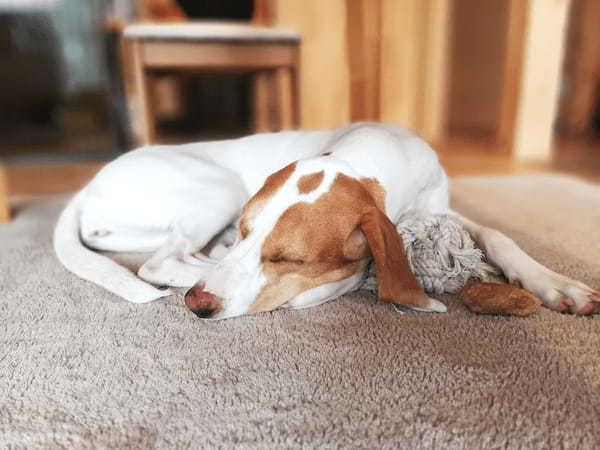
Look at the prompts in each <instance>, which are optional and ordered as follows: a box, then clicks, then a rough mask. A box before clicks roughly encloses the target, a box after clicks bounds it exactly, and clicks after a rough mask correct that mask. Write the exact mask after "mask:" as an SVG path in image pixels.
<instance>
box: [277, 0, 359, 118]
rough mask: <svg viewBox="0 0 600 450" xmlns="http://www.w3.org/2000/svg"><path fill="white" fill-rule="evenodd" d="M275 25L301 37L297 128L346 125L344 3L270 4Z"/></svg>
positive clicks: (286, 0)
mask: <svg viewBox="0 0 600 450" xmlns="http://www.w3.org/2000/svg"><path fill="white" fill-rule="evenodd" d="M274 10H275V20H274V22H275V24H277V25H280V26H289V27H291V28H294V29H296V30H298V31H299V32H300V33H302V50H301V58H300V109H301V115H300V116H301V117H300V124H301V126H302V127H303V128H310V129H318V128H330V127H336V126H340V125H343V124H345V123H348V122H349V121H350V109H351V106H350V105H351V102H350V70H349V66H348V61H349V58H348V45H347V41H346V25H347V22H346V0H327V1H322V0H302V1H289V0H274Z"/></svg>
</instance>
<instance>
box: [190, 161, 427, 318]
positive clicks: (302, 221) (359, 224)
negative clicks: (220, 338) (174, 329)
mask: <svg viewBox="0 0 600 450" xmlns="http://www.w3.org/2000/svg"><path fill="white" fill-rule="evenodd" d="M384 208H385V192H384V191H383V189H382V188H381V187H380V185H379V184H378V183H377V182H376V181H375V180H373V179H364V178H363V179H361V178H360V177H359V176H357V175H356V174H355V173H354V171H353V170H352V169H351V168H350V167H349V166H348V165H346V164H345V163H343V162H341V161H337V160H335V159H334V158H332V157H319V158H311V159H307V160H303V161H298V162H296V163H293V164H290V165H288V166H287V167H285V168H283V169H281V170H279V171H278V172H276V173H274V174H272V175H271V176H270V177H269V178H267V180H266V181H265V183H264V185H263V187H262V188H261V189H260V190H259V191H258V192H257V193H256V195H254V197H252V198H251V199H250V201H249V202H248V203H247V204H246V206H245V207H244V209H243V211H242V214H241V217H240V221H239V237H238V240H237V242H236V244H235V245H234V246H233V247H232V248H231V250H230V252H229V253H228V254H227V256H225V258H224V259H222V260H221V261H220V262H219V263H218V264H217V266H216V267H215V269H214V271H213V273H212V274H211V276H209V277H208V279H207V280H206V283H205V284H199V285H197V286H195V287H194V288H192V289H191V290H190V291H188V293H187V294H186V303H187V304H188V306H189V307H190V308H191V309H192V310H193V311H194V312H195V313H196V314H197V315H198V316H200V317H205V318H214V319H223V318H227V317H233V316H239V315H242V314H247V313H255V312H260V311H270V310H273V309H276V308H279V307H283V306H288V307H295V308H300V307H306V306H313V305H317V304H321V303H324V302H326V301H328V300H330V299H332V298H335V297H338V296H339V295H341V294H343V293H345V292H348V291H349V290H351V289H353V288H355V287H356V286H357V285H358V284H359V283H360V282H361V280H362V277H363V274H364V270H365V267H366V265H367V263H368V262H369V260H370V258H371V257H373V258H374V259H375V263H376V269H377V277H378V283H379V298H380V299H382V300H385V301H390V302H395V303H402V304H406V305H412V306H415V307H423V308H427V306H428V305H430V301H429V299H428V298H427V296H426V295H425V294H424V293H423V291H422V290H421V288H420V287H419V285H418V283H417V281H416V280H415V278H414V276H413V275H412V273H411V272H410V269H409V266H408V262H407V260H406V255H405V253H404V246H403V244H402V239H401V237H400V235H399V234H398V233H397V231H396V229H395V227H394V225H393V224H392V223H391V222H390V220H389V219H388V218H387V217H386V215H385V214H384V212H383V211H384Z"/></svg>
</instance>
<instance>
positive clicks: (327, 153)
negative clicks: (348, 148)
mask: <svg viewBox="0 0 600 450" xmlns="http://www.w3.org/2000/svg"><path fill="white" fill-rule="evenodd" d="M329 155H331V152H325V153H323V155H322V156H329Z"/></svg>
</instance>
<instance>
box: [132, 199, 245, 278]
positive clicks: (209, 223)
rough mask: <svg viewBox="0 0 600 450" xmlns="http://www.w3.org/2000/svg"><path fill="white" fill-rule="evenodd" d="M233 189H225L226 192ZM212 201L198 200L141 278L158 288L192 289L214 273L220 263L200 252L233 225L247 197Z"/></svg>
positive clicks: (142, 273)
mask: <svg viewBox="0 0 600 450" xmlns="http://www.w3.org/2000/svg"><path fill="white" fill-rule="evenodd" d="M227 189H230V188H228V187H222V190H223V191H227ZM211 194H212V196H211V198H210V199H204V201H203V200H202V199H198V198H194V199H193V202H191V203H190V204H194V203H195V204H198V205H201V207H197V208H193V209H192V208H191V209H190V210H189V211H187V212H186V216H185V217H182V218H180V219H179V220H178V221H176V222H175V223H174V224H173V225H172V229H171V232H170V234H169V236H168V238H167V240H166V241H165V243H164V244H163V245H162V246H161V247H160V248H159V249H158V250H157V251H156V253H154V255H152V257H151V258H150V259H149V260H148V261H146V263H144V265H143V266H142V267H141V268H140V270H139V271H138V275H139V277H140V278H142V279H144V280H146V281H148V282H150V283H153V284H158V285H166V286H175V287H191V286H194V285H195V284H196V283H198V282H199V281H202V280H204V279H205V278H206V276H207V275H208V274H209V273H210V272H211V271H212V270H213V269H214V266H215V264H216V263H217V259H215V258H213V257H209V256H205V255H203V254H202V253H200V251H201V250H202V249H204V248H205V247H206V246H207V244H208V243H209V242H210V241H211V240H212V239H213V238H214V237H215V236H217V235H219V234H220V233H221V232H222V231H223V230H224V229H225V228H226V227H227V226H228V225H229V224H231V223H232V222H233V221H234V220H235V218H236V217H237V215H238V214H239V211H240V210H241V207H242V204H243V200H244V199H243V196H241V195H237V194H236V195H226V194H227V192H221V193H220V194H219V195H216V193H215V192H214V190H213V192H212V193H211Z"/></svg>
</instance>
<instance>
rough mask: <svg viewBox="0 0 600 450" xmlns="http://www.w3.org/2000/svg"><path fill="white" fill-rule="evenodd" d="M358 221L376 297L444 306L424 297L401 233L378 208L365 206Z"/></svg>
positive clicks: (430, 306)
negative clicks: (372, 266)
mask: <svg viewBox="0 0 600 450" xmlns="http://www.w3.org/2000/svg"><path fill="white" fill-rule="evenodd" d="M359 225H360V228H361V229H362V231H363V233H364V234H365V236H366V238H367V242H368V244H369V247H370V249H371V254H372V255H373V259H374V260H375V269H376V272H377V283H378V297H379V300H382V301H384V302H391V303H397V304H400V305H406V306H410V307H413V308H417V309H423V310H427V311H432V310H433V311H445V310H446V309H445V307H444V306H443V305H442V304H441V303H439V302H437V301H436V300H432V299H430V298H429V297H427V295H426V294H425V292H424V291H423V289H422V288H421V286H420V285H419V282H418V281H417V279H416V278H415V276H414V275H413V273H412V271H411V269H410V266H409V263H408V257H407V256H406V251H405V250H404V243H403V242H402V237H401V236H400V234H399V233H398V231H397V230H396V227H395V226H394V224H393V223H392V222H391V221H390V220H389V219H388V218H387V216H386V215H385V214H384V213H383V212H382V211H381V210H380V209H379V208H377V207H376V206H371V207H369V208H367V210H366V211H364V213H363V214H362V216H361V219H360V224H359Z"/></svg>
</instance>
